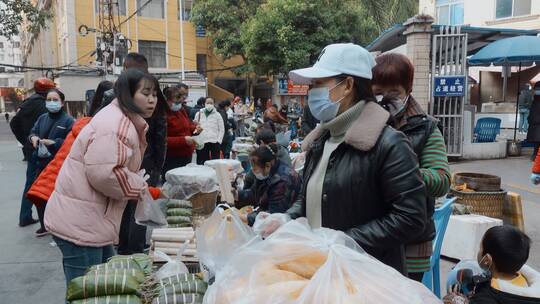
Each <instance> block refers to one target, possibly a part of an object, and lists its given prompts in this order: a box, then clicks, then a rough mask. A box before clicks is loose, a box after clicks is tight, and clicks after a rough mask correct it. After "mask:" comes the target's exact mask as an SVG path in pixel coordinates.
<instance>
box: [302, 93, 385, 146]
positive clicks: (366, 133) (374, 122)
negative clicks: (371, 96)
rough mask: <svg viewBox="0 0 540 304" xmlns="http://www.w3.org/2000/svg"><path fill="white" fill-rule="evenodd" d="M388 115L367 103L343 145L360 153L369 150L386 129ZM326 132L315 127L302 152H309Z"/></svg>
mask: <svg viewBox="0 0 540 304" xmlns="http://www.w3.org/2000/svg"><path fill="white" fill-rule="evenodd" d="M389 118H390V114H389V113H388V112H387V111H386V110H385V109H383V108H382V107H381V106H379V105H378V104H376V103H375V102H368V103H366V105H365V106H364V109H363V110H362V113H360V116H359V117H358V118H357V119H356V121H355V122H354V123H353V124H352V125H351V127H350V128H349V130H347V133H345V143H347V144H349V145H351V146H353V147H354V148H356V149H358V150H360V151H364V152H365V151H369V150H371V149H372V148H373V147H374V146H375V144H376V143H377V140H378V139H379V136H380V135H381V133H382V131H383V130H384V127H386V125H387V122H388V119H389ZM325 132H326V130H324V129H323V128H321V126H320V125H319V126H317V127H316V128H315V129H314V130H313V131H311V133H309V134H308V135H307V136H306V138H304V142H303V143H302V151H305V152H307V151H309V150H310V149H311V146H312V145H313V143H314V142H315V141H316V140H317V139H319V138H320V137H321V136H322V135H323V134H324V133H325Z"/></svg>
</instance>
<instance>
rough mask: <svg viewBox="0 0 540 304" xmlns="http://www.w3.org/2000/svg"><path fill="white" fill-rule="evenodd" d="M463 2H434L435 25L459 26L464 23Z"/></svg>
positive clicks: (441, 0)
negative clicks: (435, 8) (435, 12)
mask: <svg viewBox="0 0 540 304" xmlns="http://www.w3.org/2000/svg"><path fill="white" fill-rule="evenodd" d="M463 2H464V1H463V0H436V7H437V23H438V24H444V25H461V24H463V23H464V15H465V14H464V13H465V10H464V8H465V7H464V3H463Z"/></svg>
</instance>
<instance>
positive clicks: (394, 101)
mask: <svg viewBox="0 0 540 304" xmlns="http://www.w3.org/2000/svg"><path fill="white" fill-rule="evenodd" d="M378 96H381V95H377V96H375V98H378ZM377 101H378V103H379V104H380V105H381V106H382V107H383V108H385V109H386V110H387V111H388V112H390V115H392V116H393V117H398V116H400V115H401V113H403V111H405V108H406V107H407V102H408V101H409V95H407V97H405V99H399V98H391V97H390V98H383V99H381V101H379V100H378V99H377Z"/></svg>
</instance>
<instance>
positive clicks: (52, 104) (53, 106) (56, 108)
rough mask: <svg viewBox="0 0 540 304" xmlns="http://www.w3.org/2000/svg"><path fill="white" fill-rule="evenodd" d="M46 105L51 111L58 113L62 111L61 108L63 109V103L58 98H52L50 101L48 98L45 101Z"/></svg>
mask: <svg viewBox="0 0 540 304" xmlns="http://www.w3.org/2000/svg"><path fill="white" fill-rule="evenodd" d="M45 107H46V108H47V110H48V111H49V112H51V113H58V112H60V110H62V103H61V102H60V101H57V100H50V101H49V100H48V101H47V102H46V103H45Z"/></svg>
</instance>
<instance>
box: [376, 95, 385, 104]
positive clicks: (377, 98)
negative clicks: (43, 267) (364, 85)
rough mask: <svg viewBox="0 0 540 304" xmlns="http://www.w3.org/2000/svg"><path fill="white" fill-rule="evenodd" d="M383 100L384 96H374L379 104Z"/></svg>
mask: <svg viewBox="0 0 540 304" xmlns="http://www.w3.org/2000/svg"><path fill="white" fill-rule="evenodd" d="M383 98H384V95H375V99H376V100H377V102H378V103H381V101H382V100H383Z"/></svg>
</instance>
